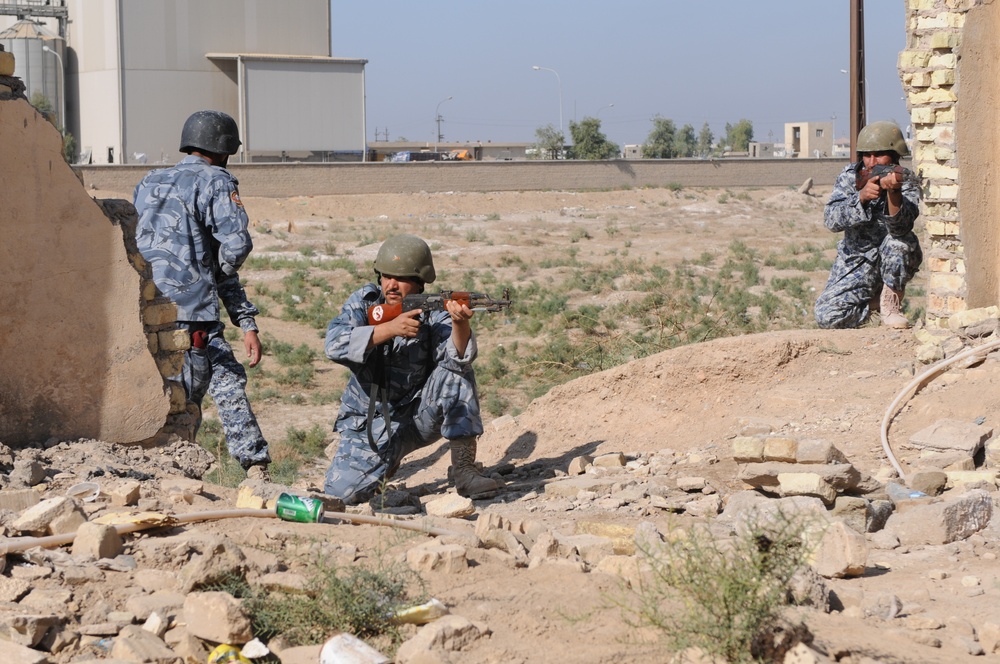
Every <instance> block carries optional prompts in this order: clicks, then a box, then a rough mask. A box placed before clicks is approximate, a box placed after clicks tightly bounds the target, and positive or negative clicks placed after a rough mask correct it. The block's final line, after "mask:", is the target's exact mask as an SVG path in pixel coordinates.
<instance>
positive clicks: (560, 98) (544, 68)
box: [531, 65, 563, 134]
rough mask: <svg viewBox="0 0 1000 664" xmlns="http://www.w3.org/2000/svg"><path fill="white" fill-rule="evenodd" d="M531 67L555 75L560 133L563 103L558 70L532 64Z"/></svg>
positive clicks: (560, 129)
mask: <svg viewBox="0 0 1000 664" xmlns="http://www.w3.org/2000/svg"><path fill="white" fill-rule="evenodd" d="M531 68H532V69H534V70H535V71H550V72H552V73H553V74H555V75H556V85H558V86H559V133H560V134H561V133H562V131H563V121H562V120H563V114H562V108H563V104H562V80H561V79H560V78H559V72H557V71H556V70H555V69H549V68H548V67H539V66H538V65H532V66H531Z"/></svg>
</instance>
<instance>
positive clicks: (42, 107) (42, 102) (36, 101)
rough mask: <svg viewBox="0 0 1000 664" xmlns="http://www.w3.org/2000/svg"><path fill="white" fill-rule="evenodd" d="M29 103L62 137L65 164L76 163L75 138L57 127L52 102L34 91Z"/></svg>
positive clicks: (57, 123)
mask: <svg viewBox="0 0 1000 664" xmlns="http://www.w3.org/2000/svg"><path fill="white" fill-rule="evenodd" d="M29 103H30V104H31V105H32V106H34V107H35V110H37V111H38V112H39V113H41V114H42V116H43V117H45V119H46V120H48V121H49V122H51V123H52V126H54V127H55V128H56V129H58V130H59V133H61V134H62V137H63V148H62V154H63V159H65V160H66V163H67V164H72V163H74V162H76V156H77V155H76V137H75V136H73V134H71V133H69V132H68V131H65V127H62V126H60V125H59V122H58V120H59V117H58V115H56V111H55V107H54V106H53V105H52V101H51V100H50V99H49V98H48V96H47V95H45V94H44V93H42V92H40V91H38V90H36V91H35V92H33V93H32V94H31V99H30V100H29Z"/></svg>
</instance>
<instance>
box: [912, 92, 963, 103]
mask: <svg viewBox="0 0 1000 664" xmlns="http://www.w3.org/2000/svg"><path fill="white" fill-rule="evenodd" d="M957 99H958V96H957V95H955V93H954V92H952V91H951V90H945V89H944V88H928V89H927V90H924V91H923V92H914V93H913V94H911V95H910V101H911V103H912V104H913V105H914V106H923V105H925V104H952V103H954V102H955V101H956V100H957Z"/></svg>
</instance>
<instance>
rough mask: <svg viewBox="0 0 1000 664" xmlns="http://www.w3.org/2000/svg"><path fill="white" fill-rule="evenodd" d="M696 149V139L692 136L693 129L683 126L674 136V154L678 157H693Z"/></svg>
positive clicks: (687, 125) (689, 126)
mask: <svg viewBox="0 0 1000 664" xmlns="http://www.w3.org/2000/svg"><path fill="white" fill-rule="evenodd" d="M697 149H698V139H697V138H695V136H694V127H692V126H691V125H689V124H686V125H684V126H683V127H681V128H680V129H678V130H677V133H676V134H674V154H675V155H676V156H678V157H693V156H694V154H695V151H697Z"/></svg>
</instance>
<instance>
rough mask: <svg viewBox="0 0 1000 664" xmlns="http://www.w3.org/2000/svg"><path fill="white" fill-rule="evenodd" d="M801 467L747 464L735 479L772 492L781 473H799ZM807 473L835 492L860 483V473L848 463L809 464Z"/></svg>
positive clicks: (787, 464)
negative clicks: (824, 482) (816, 476)
mask: <svg viewBox="0 0 1000 664" xmlns="http://www.w3.org/2000/svg"><path fill="white" fill-rule="evenodd" d="M803 470H804V469H803V467H802V466H800V465H799V464H795V463H778V462H776V461H769V462H766V463H749V464H747V465H746V466H744V467H742V468H741V469H740V471H739V474H738V475H737V477H738V478H739V479H740V480H742V481H743V482H746V483H747V484H749V485H750V486H753V487H756V488H759V489H764V490H768V489H771V490H774V489H776V488H777V486H778V484H779V482H778V475H779V474H781V473H801V472H802V471H803ZM807 470H808V472H809V473H812V474H815V475H819V476H820V477H822V478H823V479H824V480H826V481H827V482H828V483H829V484H830V486H832V487H833V488H834V489H835V490H836V491H837V492H843V491H849V490H851V489H853V488H855V487H856V486H858V483H859V482H860V481H861V473H859V472H858V470H857V469H856V468H855V467H854V466H852V465H851V464H849V463H830V464H810V465H809V466H808V469H807Z"/></svg>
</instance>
